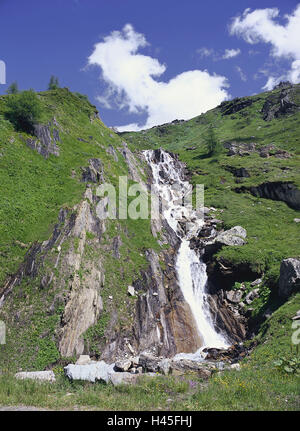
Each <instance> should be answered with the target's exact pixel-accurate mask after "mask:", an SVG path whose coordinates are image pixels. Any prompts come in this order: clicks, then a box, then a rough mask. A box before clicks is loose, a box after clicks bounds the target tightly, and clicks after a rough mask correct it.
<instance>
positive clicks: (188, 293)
mask: <svg viewBox="0 0 300 431" xmlns="http://www.w3.org/2000/svg"><path fill="white" fill-rule="evenodd" d="M157 154H159V160H156V158H155V153H154V150H147V151H144V155H145V158H146V160H147V162H148V164H149V165H150V167H151V169H152V175H153V181H154V183H153V186H154V189H155V191H156V192H157V194H158V195H159V196H160V198H161V201H162V203H163V210H162V216H163V217H164V218H165V219H166V221H167V222H168V224H169V226H170V227H171V228H172V229H173V231H174V232H175V233H176V235H177V236H178V237H179V238H180V239H181V244H180V247H179V250H178V254H177V260H176V271H177V275H178V281H179V285H180V288H181V291H182V293H183V296H184V298H185V300H186V302H187V303H188V304H189V306H190V308H191V311H192V313H193V316H194V318H195V321H196V324H197V329H198V331H199V334H200V336H201V338H202V340H203V346H202V347H201V348H200V349H199V350H198V351H197V352H195V353H192V354H191V353H185V352H182V353H179V354H177V355H176V357H188V358H189V359H197V360H199V359H203V358H204V357H205V355H203V354H202V353H201V352H202V350H203V349H204V348H207V347H216V348H224V347H228V346H229V344H228V342H227V341H226V339H225V337H224V336H223V335H222V334H220V333H218V332H217V331H216V329H215V327H214V324H213V321H212V316H211V313H210V309H209V304H208V301H207V293H206V284H207V274H206V265H205V263H204V262H202V261H201V259H200V258H199V257H198V255H197V254H196V252H195V251H194V250H193V249H191V248H190V238H191V237H192V236H194V235H196V234H197V233H198V232H199V230H200V229H201V227H202V225H203V221H202V219H201V218H199V217H197V216H196V214H195V211H193V210H192V208H191V207H185V206H182V198H183V196H184V194H185V193H186V192H187V191H188V190H190V188H191V185H190V184H189V183H188V182H187V181H184V180H183V179H182V178H181V176H180V174H181V170H180V169H178V166H176V163H175V160H174V159H173V158H172V156H171V155H170V154H169V153H166V152H165V151H163V150H160V152H159V153H157ZM157 154H156V157H157ZM180 220H189V221H191V220H192V227H191V226H190V225H191V223H189V229H188V230H187V231H186V232H185V233H184V234H183V233H182V231H180V229H179V226H178V222H179V221H180Z"/></svg>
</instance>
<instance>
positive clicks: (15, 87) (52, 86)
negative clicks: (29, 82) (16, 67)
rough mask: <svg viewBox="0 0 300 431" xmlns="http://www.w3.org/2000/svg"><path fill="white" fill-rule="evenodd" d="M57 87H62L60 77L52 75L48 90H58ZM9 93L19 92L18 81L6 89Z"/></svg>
mask: <svg viewBox="0 0 300 431" xmlns="http://www.w3.org/2000/svg"><path fill="white" fill-rule="evenodd" d="M57 88H60V86H59V82H58V78H57V76H54V75H52V76H51V77H50V81H49V84H48V90H56V89H57ZM6 93H7V94H18V93H19V87H18V83H17V81H14V82H12V83H11V84H10V86H9V87H8V89H7V90H6Z"/></svg>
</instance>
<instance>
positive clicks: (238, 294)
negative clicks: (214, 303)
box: [226, 290, 243, 304]
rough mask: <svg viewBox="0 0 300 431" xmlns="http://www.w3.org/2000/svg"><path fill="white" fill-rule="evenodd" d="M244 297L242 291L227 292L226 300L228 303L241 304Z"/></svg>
mask: <svg viewBox="0 0 300 431" xmlns="http://www.w3.org/2000/svg"><path fill="white" fill-rule="evenodd" d="M242 297H243V292H242V291H241V290H229V291H228V292H226V298H227V299H228V301H230V302H233V303H236V304H237V303H239V302H241V299H242Z"/></svg>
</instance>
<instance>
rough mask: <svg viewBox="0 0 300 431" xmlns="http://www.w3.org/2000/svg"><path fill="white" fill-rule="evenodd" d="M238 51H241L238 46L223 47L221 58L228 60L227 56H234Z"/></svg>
mask: <svg viewBox="0 0 300 431" xmlns="http://www.w3.org/2000/svg"><path fill="white" fill-rule="evenodd" d="M240 53H241V50H240V49H239V48H238V49H225V53H224V55H223V56H222V58H223V59H224V60H228V59H229V58H233V57H236V56H237V55H239V54H240Z"/></svg>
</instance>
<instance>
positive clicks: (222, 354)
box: [203, 343, 247, 362]
mask: <svg viewBox="0 0 300 431" xmlns="http://www.w3.org/2000/svg"><path fill="white" fill-rule="evenodd" d="M203 352H204V353H206V358H205V359H206V360H207V361H227V362H228V361H229V362H236V361H238V360H239V359H241V358H242V357H244V356H245V355H246V353H247V350H246V348H245V347H244V346H243V344H242V343H236V344H233V345H232V346H230V347H229V348H228V349H217V348H206V349H203Z"/></svg>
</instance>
